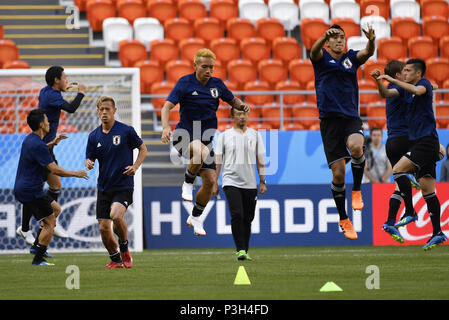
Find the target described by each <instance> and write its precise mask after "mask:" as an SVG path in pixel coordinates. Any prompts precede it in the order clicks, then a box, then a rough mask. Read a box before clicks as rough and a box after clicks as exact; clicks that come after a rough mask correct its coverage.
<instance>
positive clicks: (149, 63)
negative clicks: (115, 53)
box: [134, 60, 164, 93]
mask: <svg viewBox="0 0 449 320" xmlns="http://www.w3.org/2000/svg"><path fill="white" fill-rule="evenodd" d="M134 66H135V67H136V68H139V69H140V92H141V93H150V92H151V86H152V85H153V83H155V82H161V81H163V80H164V70H163V69H162V67H161V65H160V64H159V62H158V61H156V60H142V61H137V62H136V64H135V65H134Z"/></svg>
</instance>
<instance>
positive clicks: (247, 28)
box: [226, 18, 256, 42]
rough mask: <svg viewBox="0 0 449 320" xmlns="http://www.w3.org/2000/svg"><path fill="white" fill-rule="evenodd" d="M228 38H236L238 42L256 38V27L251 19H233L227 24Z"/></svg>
mask: <svg viewBox="0 0 449 320" xmlns="http://www.w3.org/2000/svg"><path fill="white" fill-rule="evenodd" d="M226 30H227V34H228V35H227V36H228V37H229V38H234V39H236V40H237V41H238V42H240V41H241V40H243V39H245V38H254V37H255V36H256V27H255V26H254V25H253V24H252V23H251V21H250V20H249V19H245V18H231V19H229V20H228V22H227V23H226Z"/></svg>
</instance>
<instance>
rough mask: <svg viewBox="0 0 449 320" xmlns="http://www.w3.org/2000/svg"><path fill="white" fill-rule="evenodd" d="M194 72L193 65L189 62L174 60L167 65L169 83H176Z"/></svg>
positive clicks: (166, 73) (166, 72)
mask: <svg viewBox="0 0 449 320" xmlns="http://www.w3.org/2000/svg"><path fill="white" fill-rule="evenodd" d="M193 72H194V69H193V67H192V63H191V62H190V61H187V60H172V61H169V62H167V64H166V65H165V75H166V78H167V81H169V82H175V83H176V82H177V81H178V79H179V78H181V77H182V76H185V75H186V74H190V73H193Z"/></svg>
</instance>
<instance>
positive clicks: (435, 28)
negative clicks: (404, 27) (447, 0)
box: [422, 16, 449, 45]
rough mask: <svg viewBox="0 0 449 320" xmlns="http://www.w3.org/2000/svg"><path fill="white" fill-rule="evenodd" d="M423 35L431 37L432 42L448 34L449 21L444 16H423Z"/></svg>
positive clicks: (436, 42)
mask: <svg viewBox="0 0 449 320" xmlns="http://www.w3.org/2000/svg"><path fill="white" fill-rule="evenodd" d="M422 27H423V35H425V36H430V37H432V39H433V41H434V43H435V44H436V45H438V41H439V40H440V39H441V38H442V37H444V36H446V35H448V34H449V22H448V21H447V19H446V18H444V17H438V16H437V17H434V16H432V17H424V18H423V19H422Z"/></svg>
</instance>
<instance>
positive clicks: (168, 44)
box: [150, 39, 179, 65]
mask: <svg viewBox="0 0 449 320" xmlns="http://www.w3.org/2000/svg"><path fill="white" fill-rule="evenodd" d="M150 48H151V51H150V56H151V60H156V61H159V62H160V63H161V65H165V63H167V61H170V60H177V59H178V56H179V48H178V46H177V45H176V44H175V41H174V40H173V39H164V40H153V41H151V42H150Z"/></svg>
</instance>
